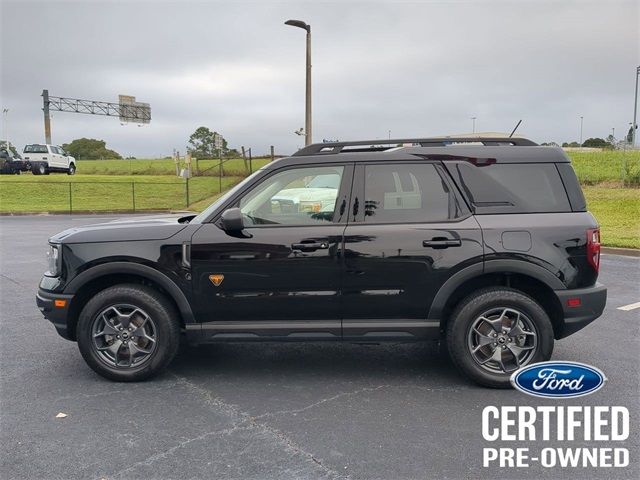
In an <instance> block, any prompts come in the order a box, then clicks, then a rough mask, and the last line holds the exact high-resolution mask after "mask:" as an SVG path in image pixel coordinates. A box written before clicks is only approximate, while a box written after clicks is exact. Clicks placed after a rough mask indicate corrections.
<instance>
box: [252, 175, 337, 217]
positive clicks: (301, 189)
mask: <svg viewBox="0 0 640 480" xmlns="http://www.w3.org/2000/svg"><path fill="white" fill-rule="evenodd" d="M343 172H344V167H342V166H329V167H305V168H294V169H290V170H285V171H283V172H279V173H276V174H275V175H272V176H270V177H269V178H267V179H266V180H264V181H263V182H262V183H260V184H259V185H258V186H257V187H255V188H254V189H253V190H251V191H250V192H249V193H248V194H247V195H245V196H244V197H243V198H242V199H241V200H240V204H239V206H240V210H241V211H242V214H243V215H244V217H245V224H246V225H248V226H251V225H313V224H319V223H328V222H331V221H333V213H334V211H335V209H336V199H337V198H338V191H339V189H340V183H341V181H342V176H343Z"/></svg>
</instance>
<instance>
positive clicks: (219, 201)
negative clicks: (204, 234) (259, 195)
mask: <svg viewBox="0 0 640 480" xmlns="http://www.w3.org/2000/svg"><path fill="white" fill-rule="evenodd" d="M264 169H265V167H262V168H261V169H260V170H256V171H255V172H253V173H252V174H251V175H249V176H248V177H247V178H245V179H244V180H242V181H241V182H240V183H239V184H237V185H236V186H235V187H233V188H232V189H231V190H229V191H227V193H225V194H224V195H222V196H221V197H220V198H218V199H217V200H216V201H215V202H213V203H212V204H211V205H209V206H208V207H207V208H205V209H204V210H203V211H202V212H200V213H199V214H198V215H196V216H195V217H194V219H193V220H191V222H190V223H202V222H204V221H205V219H206V218H207V217H208V216H209V215H211V214H212V213H213V212H215V211H216V209H217V208H218V207H220V205H222V204H223V203H224V202H226V201H227V200H228V199H229V198H230V197H231V196H232V195H234V194H235V193H236V191H237V190H239V189H240V188H242V187H244V186H245V185H246V184H247V183H249V182H251V181H252V180H253V179H254V178H255V177H256V176H258V174H259V173H261V172H262V171H263V170H264Z"/></svg>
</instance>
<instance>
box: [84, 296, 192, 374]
mask: <svg viewBox="0 0 640 480" xmlns="http://www.w3.org/2000/svg"><path fill="white" fill-rule="evenodd" d="M176 319H177V312H176V311H175V308H174V307H173V306H172V305H171V303H169V302H168V301H167V299H166V298H165V297H164V296H163V295H161V294H160V293H158V292H157V291H155V290H153V289H151V288H149V287H146V286H142V285H133V284H132V285H128V284H127V285H116V286H114V287H110V288H107V289H106V290H103V291H101V292H100V293H98V294H97V295H95V296H94V297H93V298H92V299H91V300H90V301H89V302H88V303H87V304H86V305H85V307H84V308H83V309H82V312H81V313H80V318H79V320H78V327H77V339H78V347H79V349H80V353H81V354H82V356H83V358H84V359H85V361H86V362H87V364H88V365H89V366H90V367H91V368H92V369H93V370H94V371H95V372H97V373H99V374H100V375H102V376H103V377H105V378H108V379H110V380H115V381H120V382H132V381H140V380H145V379H147V378H150V377H152V376H154V375H156V374H157V373H159V372H160V371H161V370H163V369H164V368H165V367H166V366H167V365H168V364H169V363H170V362H171V360H173V358H174V357H175V355H176V353H177V352H178V346H179V343H180V326H179V324H178V322H177V320H176Z"/></svg>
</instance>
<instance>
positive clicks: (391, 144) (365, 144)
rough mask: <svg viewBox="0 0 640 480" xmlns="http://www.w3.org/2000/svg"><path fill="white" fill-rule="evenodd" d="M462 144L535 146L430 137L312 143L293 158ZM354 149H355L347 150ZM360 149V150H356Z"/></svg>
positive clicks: (525, 141)
mask: <svg viewBox="0 0 640 480" xmlns="http://www.w3.org/2000/svg"><path fill="white" fill-rule="evenodd" d="M464 143H482V144H483V145H485V146H499V145H511V146H517V147H529V146H536V145H537V143H535V142H533V141H531V140H529V139H528V138H522V137H474V136H464V137H432V138H395V139H389V140H381V139H376V140H357V141H353V142H324V143H314V144H312V145H309V146H307V147H304V148H302V149H300V150H298V151H297V152H296V153H294V154H293V156H294V157H300V156H305V155H328V154H336V153H340V152H342V151H344V152H345V153H346V152H384V151H386V150H391V149H393V148H398V147H404V146H412V147H446V146H450V145H459V144H464ZM348 147H356V148H348ZM358 147H361V148H358Z"/></svg>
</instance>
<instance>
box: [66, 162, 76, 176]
mask: <svg viewBox="0 0 640 480" xmlns="http://www.w3.org/2000/svg"><path fill="white" fill-rule="evenodd" d="M67 173H68V175H75V173H76V166H75V165H74V164H71V165H69V172H67Z"/></svg>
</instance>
